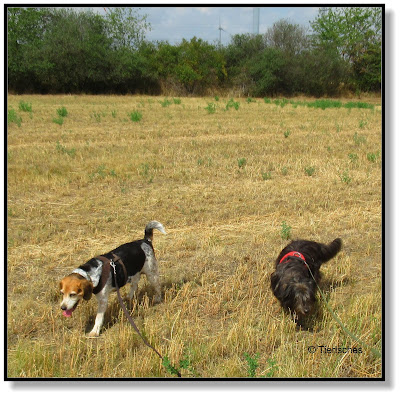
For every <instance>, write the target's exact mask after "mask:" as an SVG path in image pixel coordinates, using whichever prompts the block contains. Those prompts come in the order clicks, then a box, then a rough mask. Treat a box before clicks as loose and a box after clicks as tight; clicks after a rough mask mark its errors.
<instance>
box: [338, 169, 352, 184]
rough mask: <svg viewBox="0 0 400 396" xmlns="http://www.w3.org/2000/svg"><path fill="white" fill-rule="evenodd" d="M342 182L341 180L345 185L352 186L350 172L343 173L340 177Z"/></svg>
mask: <svg viewBox="0 0 400 396" xmlns="http://www.w3.org/2000/svg"><path fill="white" fill-rule="evenodd" d="M340 180H341V181H342V182H343V183H346V184H350V182H351V177H350V176H349V172H348V171H345V172H343V173H342V174H341V175H340Z"/></svg>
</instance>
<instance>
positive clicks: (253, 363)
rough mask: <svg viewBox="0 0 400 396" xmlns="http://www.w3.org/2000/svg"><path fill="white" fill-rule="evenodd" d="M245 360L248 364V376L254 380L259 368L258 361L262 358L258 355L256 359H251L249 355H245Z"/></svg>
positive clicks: (255, 356)
mask: <svg viewBox="0 0 400 396" xmlns="http://www.w3.org/2000/svg"><path fill="white" fill-rule="evenodd" d="M244 358H245V359H246V362H247V374H248V376H249V377H250V378H254V377H255V376H256V370H257V368H258V366H259V363H258V359H259V358H260V354H259V353H256V354H255V355H254V357H251V356H250V355H249V354H248V353H245V354H244Z"/></svg>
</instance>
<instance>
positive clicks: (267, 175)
mask: <svg viewBox="0 0 400 396" xmlns="http://www.w3.org/2000/svg"><path fill="white" fill-rule="evenodd" d="M261 176H262V178H263V180H271V179H272V176H271V172H262V173H261Z"/></svg>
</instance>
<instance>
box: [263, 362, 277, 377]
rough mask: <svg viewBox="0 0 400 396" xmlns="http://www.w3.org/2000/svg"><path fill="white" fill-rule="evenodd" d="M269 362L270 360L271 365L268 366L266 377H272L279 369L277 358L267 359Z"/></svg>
mask: <svg viewBox="0 0 400 396" xmlns="http://www.w3.org/2000/svg"><path fill="white" fill-rule="evenodd" d="M267 362H268V365H269V367H268V372H267V374H265V377H267V378H271V377H273V376H274V375H275V372H276V371H277V370H278V366H277V364H276V362H275V360H272V359H267Z"/></svg>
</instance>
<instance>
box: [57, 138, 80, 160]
mask: <svg viewBox="0 0 400 396" xmlns="http://www.w3.org/2000/svg"><path fill="white" fill-rule="evenodd" d="M56 149H57V151H58V152H59V153H62V154H67V155H69V156H70V157H72V158H74V157H75V154H76V149H75V148H72V149H67V148H66V147H65V146H63V145H62V144H60V142H58V141H57V145H56Z"/></svg>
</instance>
